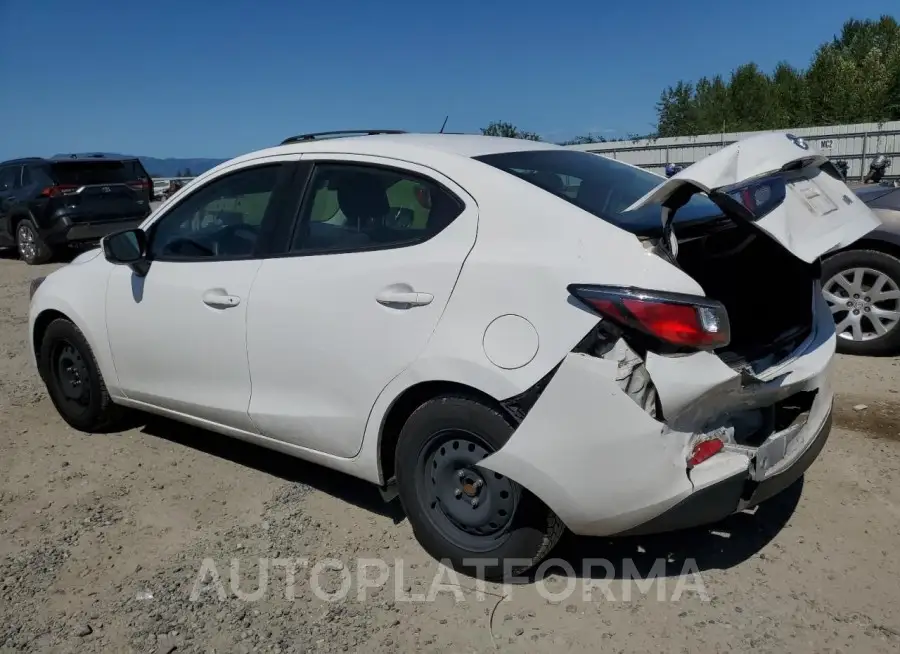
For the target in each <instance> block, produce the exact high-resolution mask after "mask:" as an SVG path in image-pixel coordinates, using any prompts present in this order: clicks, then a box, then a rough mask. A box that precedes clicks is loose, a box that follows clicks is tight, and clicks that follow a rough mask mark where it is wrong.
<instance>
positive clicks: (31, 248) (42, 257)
mask: <svg viewBox="0 0 900 654" xmlns="http://www.w3.org/2000/svg"><path fill="white" fill-rule="evenodd" d="M16 250H17V251H18V253H19V258H20V259H21V260H22V261H24V262H25V263H27V264H28V265H29V266H36V265H39V264H42V263H47V262H48V261H50V259H51V258H52V257H53V251H52V250H51V249H50V248H49V247H48V246H47V244H46V243H45V242H44V239H42V238H41V236H40V234H39V233H38V230H37V227H35V225H34V222H32V220H31V219H30V218H23V219H22V220H20V221H19V222H18V223H17V224H16Z"/></svg>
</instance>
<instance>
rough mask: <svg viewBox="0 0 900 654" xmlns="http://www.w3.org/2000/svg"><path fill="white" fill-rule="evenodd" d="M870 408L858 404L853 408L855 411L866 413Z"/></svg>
mask: <svg viewBox="0 0 900 654" xmlns="http://www.w3.org/2000/svg"><path fill="white" fill-rule="evenodd" d="M868 408H869V406H868V405H867V404H857V405H856V406H854V407H853V410H854V411H865V410H866V409H868Z"/></svg>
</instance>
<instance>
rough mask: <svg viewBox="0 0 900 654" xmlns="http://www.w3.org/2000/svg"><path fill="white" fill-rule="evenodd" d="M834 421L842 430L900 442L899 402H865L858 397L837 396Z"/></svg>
mask: <svg viewBox="0 0 900 654" xmlns="http://www.w3.org/2000/svg"><path fill="white" fill-rule="evenodd" d="M834 421H835V425H836V426H837V427H841V428H843V429H851V430H853V431H857V432H860V433H863V434H866V435H867V436H871V437H873V438H887V439H890V440H894V441H900V401H898V402H896V403H895V402H885V401H883V400H871V399H869V400H868V401H866V400H865V399H864V398H863V397H860V396H838V397H836V398H835V402H834Z"/></svg>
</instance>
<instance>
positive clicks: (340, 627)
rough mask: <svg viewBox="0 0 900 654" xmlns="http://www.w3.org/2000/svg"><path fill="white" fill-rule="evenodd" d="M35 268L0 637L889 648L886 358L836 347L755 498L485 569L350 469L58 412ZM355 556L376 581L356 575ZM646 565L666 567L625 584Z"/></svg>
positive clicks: (14, 276)
mask: <svg viewBox="0 0 900 654" xmlns="http://www.w3.org/2000/svg"><path fill="white" fill-rule="evenodd" d="M52 267H53V266H44V267H37V268H32V267H28V266H25V265H24V264H22V263H20V262H18V261H15V260H13V259H12V258H10V256H9V255H8V256H7V257H6V258H0V323H2V330H0V429H2V433H3V434H4V437H3V438H2V439H0V652H12V651H17V652H18V651H26V652H132V651H133V652H165V653H168V652H173V651H176V652H212V651H216V652H257V651H258V652H340V651H360V652H362V651H366V652H372V651H374V652H399V651H427V652H483V651H492V650H495V649H501V650H505V651H521V652H543V651H547V652H559V651H585V652H595V651H600V650H602V651H616V652H650V651H653V652H656V651H671V652H676V651H681V652H707V651H708V652H721V651H725V650H733V649H734V650H750V649H753V650H755V651H756V652H791V653H797V652H816V653H823V652H839V651H842V652H851V651H859V652H897V651H898V648H900V614H898V613H897V611H896V606H897V604H898V603H900V589H898V586H897V581H896V580H897V578H898V574H900V564H898V562H897V561H898V559H897V557H896V549H895V548H896V545H897V543H898V542H900V538H898V531H900V527H898V525H900V474H898V471H900V411H898V409H900V401H898V398H897V395H896V392H897V391H896V390H895V389H896V388H898V383H897V382H898V376H900V368H898V361H897V360H895V359H868V360H865V359H849V358H845V359H842V360H841V361H840V362H839V365H838V369H837V374H836V379H835V383H836V384H837V387H838V391H839V397H838V401H837V414H836V420H837V426H838V428H837V429H836V430H835V432H834V433H833V435H832V438H831V440H830V441H829V444H828V446H827V447H826V450H825V452H824V454H823V455H822V456H821V457H820V459H819V460H818V461H817V462H816V463H815V465H814V466H813V467H812V468H811V470H810V471H809V473H808V474H807V476H806V478H805V480H804V482H803V483H802V484H798V485H796V486H795V487H794V488H792V489H790V491H788V492H786V493H785V494H783V495H782V496H780V497H778V498H776V499H775V500H773V501H772V502H770V503H769V504H766V505H764V506H762V507H760V508H759V509H758V511H757V512H756V514H755V515H738V516H734V517H733V518H731V519H729V520H728V521H726V522H725V523H723V524H721V525H717V526H716V527H715V528H714V529H711V530H695V531H691V532H687V533H679V534H674V535H667V536H660V537H653V538H633V539H618V540H605V539H604V540H599V539H580V538H574V537H566V538H565V539H564V540H563V542H562V543H561V544H560V546H559V547H558V549H557V550H556V552H555V553H554V554H552V555H551V556H552V557H554V558H555V559H558V560H559V561H562V562H565V563H566V564H569V565H571V566H573V568H574V569H575V570H576V571H577V572H579V573H580V574H581V576H578V577H572V578H571V579H570V580H569V578H567V577H564V576H553V575H549V576H548V577H547V579H545V580H544V581H543V582H541V583H530V584H522V585H514V586H509V587H501V586H495V585H486V586H484V585H476V582H475V581H473V580H472V579H469V578H465V577H463V578H457V579H454V578H453V574H452V573H449V572H448V571H446V569H444V568H442V567H440V566H439V565H438V564H437V563H435V562H434V561H432V560H431V559H429V558H428V557H427V556H425V555H424V554H423V552H422V551H421V549H420V548H419V547H418V546H417V544H416V542H415V541H414V540H413V537H412V534H411V531H410V529H409V525H408V523H407V522H405V521H404V520H403V517H402V515H401V514H400V513H399V512H398V510H397V507H396V506H394V505H384V504H383V503H382V502H381V499H380V496H379V493H378V491H377V490H376V489H375V488H373V487H370V486H368V485H366V484H364V483H361V482H357V481H355V480H353V479H351V478H348V477H344V476H340V475H337V474H335V473H331V472H327V471H325V470H323V469H319V468H316V467H315V466H311V465H307V464H304V463H301V462H297V461H293V460H289V459H286V458H285V457H283V456H280V455H278V454H274V453H270V452H267V451H264V450H261V449H259V448H256V447H253V446H250V445H247V444H244V443H240V442H237V441H232V440H229V439H226V438H224V437H222V436H218V435H215V434H212V433H208V432H203V431H200V430H196V429H192V428H187V427H183V426H180V425H177V424H175V423H172V422H168V421H164V420H150V422H148V423H147V424H146V425H142V426H140V427H139V428H136V429H133V430H131V431H127V432H124V433H121V434H111V435H92V436H89V435H84V434H80V433H77V432H74V431H73V430H71V429H69V428H67V427H66V426H65V425H64V423H63V422H62V421H61V420H60V419H59V418H58V417H57V415H56V413H55V411H54V409H53V407H52V406H51V404H50V402H49V400H48V399H47V398H46V395H45V393H44V389H43V387H42V386H41V385H40V383H39V382H38V379H37V378H36V376H35V374H34V373H33V371H32V370H31V369H30V364H29V362H28V359H27V357H26V355H25V348H26V312H27V284H28V280H29V279H30V278H32V277H35V276H38V275H40V274H45V273H46V272H47V271H48V270H50V269H51V268H52ZM862 405H865V408H863V407H862ZM801 486H802V487H801ZM301 558H304V559H306V560H307V562H308V564H307V565H306V566H305V567H304V566H303V565H301V564H300V563H298V561H297V559H301ZM585 558H594V559H598V558H599V559H604V560H605V563H604V562H601V563H600V565H595V567H594V570H593V575H591V574H590V572H591V571H590V570H588V574H584V571H583V569H582V561H583V559H585ZM360 559H371V560H372V561H373V562H370V566H369V568H368V571H367V578H370V579H375V578H377V577H378V576H379V572H381V573H383V574H385V575H387V581H386V582H385V583H383V584H381V585H378V586H376V587H374V588H366V587H365V585H363V584H361V583H360V582H359V579H360V571H361V570H365V565H364V564H363V563H361V562H360ZM378 560H382V561H384V565H385V568H384V569H381V570H380V569H379V568H378V567H376V563H375V562H376V561H378ZM288 564H290V565H294V566H296V573H295V575H294V580H293V582H294V583H292V584H289V583H288V576H289V575H288V572H287V568H288V567H290V566H289V565H288ZM604 566H606V567H604ZM653 570H657V571H660V572H663V573H664V574H665V575H668V576H663V577H660V578H658V579H657V580H655V581H652V582H651V584H650V585H649V586H648V585H644V584H643V582H641V581H640V580H635V579H634V577H638V578H640V579H643V578H646V577H648V576H649V575H650V574H651V572H652V571H653ZM556 571H557V572H559V571H560V569H558V568H557V569H556ZM693 572H696V573H697V574H696V575H691V574H688V575H687V576H683V575H682V573H693ZM441 573H443V574H441ZM216 575H218V580H219V582H220V583H219V585H217V584H216ZM591 576H593V580H592V579H591V578H590V577H591ZM604 579H605V580H606V586H605V587H600V585H601V582H603V580H604ZM261 581H262V582H264V583H261ZM591 581H593V582H594V583H595V584H597V587H596V588H594V589H593V591H592V593H591V588H590V583H591ZM342 583H343V584H345V585H344V586H342ZM435 583H438V584H445V585H443V586H441V585H435ZM567 583H571V586H569V587H570V588H575V592H574V593H572V594H568V595H567V594H566V593H565V589H566V588H567ZM342 588H343V589H344V590H346V591H347V592H345V593H341V589H342ZM235 589H236V590H235ZM255 590H256V591H261V592H257V595H258V597H255V596H254V595H253V592H254V591H255ZM429 591H431V593H430V595H431V598H432V600H433V601H419V600H417V599H416V598H415V596H416V595H420V596H425V597H426V598H427V596H428V595H429ZM479 591H481V592H479ZM586 591H587V592H588V595H587V597H585V595H584V593H585V592H586ZM680 591H683V592H680ZM328 593H334V595H332V597H338V598H343V599H339V600H338V601H329V595H328ZM504 597H505V599H504Z"/></svg>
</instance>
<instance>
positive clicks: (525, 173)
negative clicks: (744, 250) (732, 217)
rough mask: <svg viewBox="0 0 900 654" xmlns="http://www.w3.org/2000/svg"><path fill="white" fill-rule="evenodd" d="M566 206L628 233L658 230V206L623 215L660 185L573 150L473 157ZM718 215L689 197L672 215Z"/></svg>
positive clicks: (706, 202) (638, 173) (609, 161)
mask: <svg viewBox="0 0 900 654" xmlns="http://www.w3.org/2000/svg"><path fill="white" fill-rule="evenodd" d="M475 159H477V160H478V161H481V162H483V163H486V164H489V165H491V166H493V167H495V168H499V169H500V170H503V171H506V172H508V173H510V174H512V175H515V176H517V177H520V178H522V179H524V180H525V181H527V182H529V183H531V184H534V185H535V186H539V187H540V188H542V189H544V190H545V191H548V192H550V193H553V194H554V195H558V196H559V197H561V198H563V199H565V200H568V201H569V202H571V203H572V204H574V205H575V206H577V207H580V208H581V209H584V210H585V211H588V212H590V213H592V214H594V215H595V216H597V217H599V218H602V219H603V220H606V221H608V222H611V223H613V224H614V225H616V226H617V227H621V228H622V229H626V230H628V231H631V232H635V233H639V232H642V231H648V230H653V229H656V228H659V227H661V223H660V214H659V206H658V205H657V206H652V205H651V206H647V207H643V208H642V209H638V210H637V211H629V212H625V209H626V208H628V207H629V206H631V204H632V203H634V202H635V200H638V199H640V198H641V197H643V196H644V195H646V194H647V193H648V192H649V191H650V190H652V189H653V188H655V187H656V186H658V185H659V184H661V183H662V182H664V181H665V178H663V177H660V176H658V175H654V174H653V173H651V172H648V171H646V170H642V169H640V168H635V167H633V166H629V165H627V164H623V163H620V162H618V161H615V160H613V159H609V158H607V157H603V156H599V155H596V154H592V153H590V152H582V151H579V150H526V151H522V152H503V153H500V154H489V155H483V156H480V157H475ZM719 214H721V211H720V210H719V208H718V207H716V205H715V204H713V203H712V201H711V200H709V199H708V198H706V197H704V196H694V197H693V199H691V201H690V202H689V203H688V204H687V205H685V206H684V207H683V208H682V209H680V210H679V211H678V213H677V214H676V221H678V220H679V219H688V218H690V219H697V218H699V217H701V216H706V215H708V216H717V215H719Z"/></svg>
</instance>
